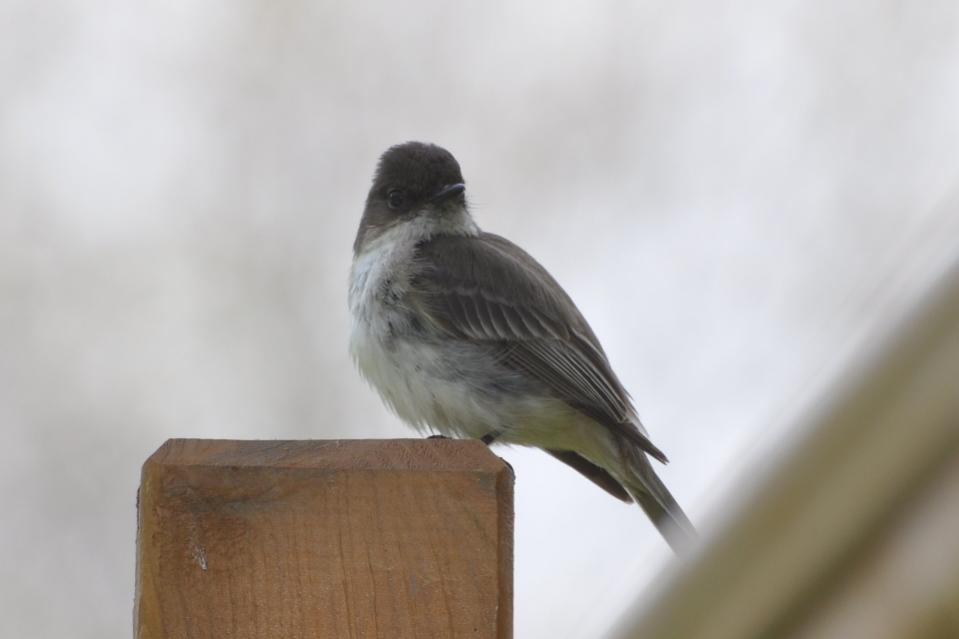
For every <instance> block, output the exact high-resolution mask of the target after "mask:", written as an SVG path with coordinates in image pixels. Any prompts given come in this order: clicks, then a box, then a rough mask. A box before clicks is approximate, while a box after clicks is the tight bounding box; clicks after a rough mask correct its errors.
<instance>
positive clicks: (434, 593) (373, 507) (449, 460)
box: [134, 439, 513, 639]
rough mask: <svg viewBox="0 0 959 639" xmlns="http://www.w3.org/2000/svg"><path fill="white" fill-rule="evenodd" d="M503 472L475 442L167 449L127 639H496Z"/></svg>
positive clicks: (504, 525) (504, 630)
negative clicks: (131, 637) (131, 629)
mask: <svg viewBox="0 0 959 639" xmlns="http://www.w3.org/2000/svg"><path fill="white" fill-rule="evenodd" d="M512 578H513V475H512V471H511V469H510V468H509V466H508V465H507V464H506V463H505V462H504V461H503V460H501V459H499V458H498V457H496V456H495V455H494V454H493V453H492V452H490V450H489V449H488V448H487V446H486V445H485V444H483V443H482V442H479V441H464V440H445V439H430V440H425V439H396V440H332V441H317V440H314V441H234V440H200V439H171V440H169V441H167V442H166V443H164V444H163V445H162V446H161V447H160V448H159V450H157V451H156V452H155V453H154V454H153V455H152V456H151V457H150V458H149V459H147V461H146V462H145V463H144V465H143V476H142V479H141V483H140V491H139V502H138V529H137V575H136V604H135V611H134V617H135V620H134V627H135V636H136V637H137V639H154V638H156V639H160V638H162V639H180V638H183V639H187V638H190V639H194V638H195V639H207V638H209V639H229V638H244V639H245V638H250V639H253V638H256V639H270V638H276V639H280V638H282V639H295V638H297V637H304V638H305V637H311V638H312V637H337V638H339V637H349V638H351V639H366V638H371V639H372V638H380V637H382V638H390V639H393V638H402V637H436V638H441V637H442V638H446V637H471V638H479V637H489V638H493V637H496V638H508V637H511V636H512V596H513V590H512Z"/></svg>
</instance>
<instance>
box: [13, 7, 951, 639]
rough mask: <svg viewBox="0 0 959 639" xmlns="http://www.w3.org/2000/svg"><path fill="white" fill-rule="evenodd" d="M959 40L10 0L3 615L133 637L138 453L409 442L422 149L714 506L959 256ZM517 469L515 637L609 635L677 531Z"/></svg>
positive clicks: (771, 20)
mask: <svg viewBox="0 0 959 639" xmlns="http://www.w3.org/2000/svg"><path fill="white" fill-rule="evenodd" d="M957 25H959V5H957V4H956V3H955V2H952V1H948V0H947V1H942V2H912V3H907V2H894V1H892V0H878V1H873V2H866V1H862V0H858V1H850V2H840V3H836V2H829V1H826V0H820V1H814V2H803V3H799V2H767V3H746V2H726V3H698V2H667V1H649V2H622V1H620V2H594V1H590V2H586V1H584V2H542V3H523V4H520V3H509V4H507V3H503V4H499V3H490V2H467V3H444V2H421V3H412V4H411V3H403V4H402V8H400V4H399V3H397V4H395V5H393V4H389V5H386V4H384V5H376V6H374V5H366V4H361V3H332V2H330V3H321V2H277V1H270V2H266V1H252V0H251V1H245V2H237V1H234V2H146V3H135V4H132V3H126V2H119V1H99V2H92V1H87V2H66V1H52V2H44V3H38V2H34V1H32V0H23V1H17V0H2V2H0V425H2V429H3V431H2V432H3V439H2V444H0V487H2V489H3V492H2V494H3V506H2V524H0V635H2V636H4V637H44V638H46V637H84V638H87V637H88V638H96V639H101V638H104V637H123V636H129V633H130V628H131V607H132V595H133V544H134V524H135V520H134V493H135V490H136V485H137V481H138V473H139V465H140V463H141V462H142V460H143V459H144V458H145V457H147V456H148V455H149V454H150V453H151V452H152V451H153V450H154V449H155V448H156V447H157V446H158V445H159V444H160V443H161V442H162V441H163V440H164V439H166V438H168V437H175V436H190V437H240V438H275V437H290V438H301V437H302V438H305V437H318V438H322V437H401V436H407V435H409V434H410V433H409V431H407V430H406V429H405V428H404V427H403V426H402V425H401V424H400V423H399V422H398V421H397V420H396V419H395V418H394V417H392V416H391V415H389V414H388V413H387V412H386V410H385V409H384V408H383V407H382V406H381V404H380V402H379V400H378V399H377V397H376V396H375V395H374V394H373V393H372V392H371V391H370V390H369V389H367V388H366V387H365V385H364V384H363V382H362V381H361V380H360V379H359V377H358V376H357V375H356V373H355V372H354V370H353V368H352V365H351V362H350V361H349V358H348V355H347V346H346V345H347V334H348V328H349V320H348V315H347V310H346V302H345V298H346V274H347V271H348V268H349V261H350V244H351V243H352V240H353V233H354V228H355V224H356V222H357V220H358V216H359V213H360V210H361V207H362V203H363V199H364V197H365V193H366V189H367V187H368V182H369V177H370V174H371V172H372V169H373V166H374V163H375V161H376V159H377V156H378V155H379V153H381V152H382V151H383V150H384V149H385V148H386V147H387V146H389V145H390V144H393V143H396V142H400V141H404V140H408V139H420V140H429V141H435V142H437V143H440V144H442V145H444V146H446V147H448V148H449V149H450V150H451V151H452V152H453V153H454V154H455V155H456V156H457V157H458V158H459V160H460V163H461V164H462V167H463V170H464V173H465V175H466V179H467V183H468V189H469V194H470V199H471V201H472V202H473V204H474V210H475V214H476V218H477V220H478V221H479V223H480V224H481V225H482V226H484V227H485V228H487V229H489V230H493V231H496V232H499V233H502V234H504V235H506V236H508V237H510V238H512V239H513V240H515V241H516V242H518V243H519V244H521V245H522V246H524V247H525V248H526V249H528V250H529V251H530V252H531V253H532V254H533V255H534V256H536V257H538V258H539V259H540V260H541V261H542V262H543V263H544V264H545V265H546V266H547V267H548V268H549V269H550V270H551V271H552V272H553V274H554V275H555V276H556V277H557V278H558V279H559V281H560V282H561V283H562V284H563V285H564V286H565V287H566V288H567V289H568V290H569V292H570V293H571V294H572V296H573V297H574V299H576V300H577V302H578V304H579V306H580V308H581V309H582V311H583V312H584V314H585V315H586V316H587V318H589V320H590V321H591V322H592V324H593V327H594V328H595V330H596V333H597V334H598V335H599V337H600V339H601V340H602V341H603V342H604V344H605V346H606V349H607V350H608V352H609V353H610V356H611V359H612V362H613V364H614V366H615V368H616V369H617V370H618V371H619V375H620V377H621V378H622V379H623V381H624V382H625V384H626V385H627V387H628V388H629V389H630V390H631V392H632V393H633V395H634V397H635V398H636V401H637V404H638V407H639V410H640V413H641V415H642V416H643V418H644V420H645V421H646V423H647V425H648V428H649V430H650V431H651V433H652V435H653V438H654V440H655V441H656V443H657V444H658V445H659V446H660V447H661V448H662V449H663V450H664V451H666V452H667V454H669V455H670V457H671V458H672V459H673V463H672V464H671V465H670V466H668V467H666V468H665V469H664V470H663V475H664V478H665V480H666V482H667V483H668V484H669V485H670V486H671V487H672V489H673V490H674V492H675V493H676V495H677V497H678V498H679V500H680V502H682V503H683V504H684V505H685V506H686V507H687V509H688V511H689V512H690V514H691V515H692V517H693V519H694V520H697V521H699V522H708V520H709V518H710V517H709V514H710V513H713V514H715V513H718V512H721V511H722V509H723V503H724V501H725V500H726V499H728V498H729V495H730V494H731V493H734V492H735V491H734V489H733V479H734V477H735V476H737V475H738V476H740V477H741V478H742V477H745V478H748V476H749V472H748V469H749V468H750V465H752V464H754V463H756V462H757V461H760V458H761V457H762V455H761V454H760V453H759V452H758V451H761V450H764V449H768V448H769V447H770V446H771V445H772V446H775V441H777V438H778V436H779V435H778V433H781V431H782V424H783V423H785V422H787V421H788V420H787V419H786V416H787V415H788V414H789V413H790V411H791V410H793V406H794V404H797V398H799V397H801V396H802V395H803V393H804V390H805V389H808V388H810V387H813V386H814V385H815V383H816V382H817V380H819V379H820V378H821V373H822V371H824V370H827V369H829V367H830V366H832V365H833V364H834V362H835V361H837V358H839V356H840V354H841V353H844V352H846V351H847V350H849V349H850V348H851V346H850V345H852V344H857V343H861V342H862V340H863V339H864V338H863V336H868V335H869V334H871V332H872V331H874V330H876V329H875V327H876V326H877V325H878V324H879V323H881V322H880V320H881V319H883V318H885V317H888V316H889V315H890V314H892V313H893V311H895V310H897V309H901V308H903V307H904V306H906V305H907V304H908V301H909V300H910V299H911V297H912V296H914V295H915V294H916V293H917V292H918V291H919V290H921V289H922V288H923V287H924V286H925V285H926V284H927V283H928V281H930V279H931V278H932V277H933V274H934V272H935V268H934V265H935V264H939V263H940V262H941V261H942V259H945V258H948V256H950V255H955V254H956V251H957V248H959V223H957V216H956V214H955V212H954V211H955V210H956V209H955V208H954V207H952V208H951V207H950V206H949V202H950V201H954V194H955V188H956V186H957V184H959V181H957V180H959V117H957V114H959V70H957V69H959V38H957V36H959V29H957ZM950 198H953V200H950ZM891 282H895V283H896V284H895V286H892V285H890V283H891ZM623 291H626V293H625V294H624V292H623ZM770 442H772V444H771V443H770ZM501 454H503V455H504V456H505V457H506V458H507V459H509V460H510V461H511V462H512V463H513V465H514V466H515V468H516V472H517V484H516V487H517V493H516V494H517V498H516V512H517V517H516V524H517V525H516V540H517V546H516V627H517V637H520V638H528V637H534V638H535V637H557V636H563V637H585V638H589V637H596V636H598V635H600V634H602V632H603V630H604V629H605V628H607V627H608V626H609V625H610V624H611V623H613V622H614V621H615V620H616V618H617V617H618V615H619V614H620V612H621V611H622V609H623V608H624V607H625V606H626V605H627V603H628V602H630V601H632V600H633V598H635V597H636V596H637V595H638V593H639V592H640V591H641V589H642V588H643V587H645V586H646V585H648V584H649V583H650V582H651V581H652V580H653V578H654V577H655V575H656V573H657V571H658V570H660V569H661V568H662V567H663V565H664V564H665V563H666V562H667V561H668V560H669V557H670V555H669V552H668V550H667V548H666V546H665V544H664V543H663V542H662V541H661V540H660V539H659V537H658V536H657V535H656V534H655V532H654V530H653V528H652V527H651V526H650V524H649V523H648V522H647V521H646V520H645V518H644V517H643V516H642V514H641V513H640V512H639V510H638V509H637V508H635V507H628V506H625V505H622V504H620V503H618V502H616V501H614V500H613V499H611V498H609V497H607V496H606V495H605V494H603V493H602V492H600V491H599V490H598V489H596V488H594V487H593V486H592V485H591V484H589V483H587V482H586V481H584V480H582V479H581V478H580V477H578V476H577V475H575V474H574V473H573V472H572V471H569V470H567V469H566V468H565V467H563V466H561V465H560V464H558V463H556V462H555V461H553V460H552V459H550V458H548V457H547V456H545V455H543V454H541V453H539V452H536V451H525V450H504V451H502V453H501ZM706 525H707V527H708V523H707V524H706Z"/></svg>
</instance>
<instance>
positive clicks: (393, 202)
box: [386, 189, 406, 209]
mask: <svg viewBox="0 0 959 639" xmlns="http://www.w3.org/2000/svg"><path fill="white" fill-rule="evenodd" d="M386 203H387V204H389V205H390V208H391V209H398V208H400V207H401V206H403V204H405V203H406V194H405V193H403V191H401V190H399V189H393V190H392V191H390V192H389V193H387V194H386Z"/></svg>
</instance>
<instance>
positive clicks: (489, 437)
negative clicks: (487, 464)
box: [480, 430, 503, 446]
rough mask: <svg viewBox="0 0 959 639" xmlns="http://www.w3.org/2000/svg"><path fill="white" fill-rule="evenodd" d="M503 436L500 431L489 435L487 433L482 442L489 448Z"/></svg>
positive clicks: (494, 431) (481, 439)
mask: <svg viewBox="0 0 959 639" xmlns="http://www.w3.org/2000/svg"><path fill="white" fill-rule="evenodd" d="M502 434H503V433H501V432H500V431H498V430H491V431H490V432H488V433H486V434H485V435H483V436H482V437H480V441H481V442H483V443H484V444H486V445H487V446H489V445H490V444H492V443H493V442H495V441H496V439H497V438H498V437H499V436H500V435H502Z"/></svg>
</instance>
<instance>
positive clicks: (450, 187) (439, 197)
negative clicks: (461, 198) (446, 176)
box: [430, 182, 466, 204]
mask: <svg viewBox="0 0 959 639" xmlns="http://www.w3.org/2000/svg"><path fill="white" fill-rule="evenodd" d="M465 190H466V185H465V184H463V183H462V182H458V183H457V184H447V185H446V186H444V187H443V188H441V189H440V190H439V191H438V192H437V193H435V194H434V195H433V197H431V198H430V202H433V203H434V204H438V203H440V202H443V201H445V200H448V199H450V198H451V197H454V196H456V195H459V194H460V193H462V192H463V191H465Z"/></svg>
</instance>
